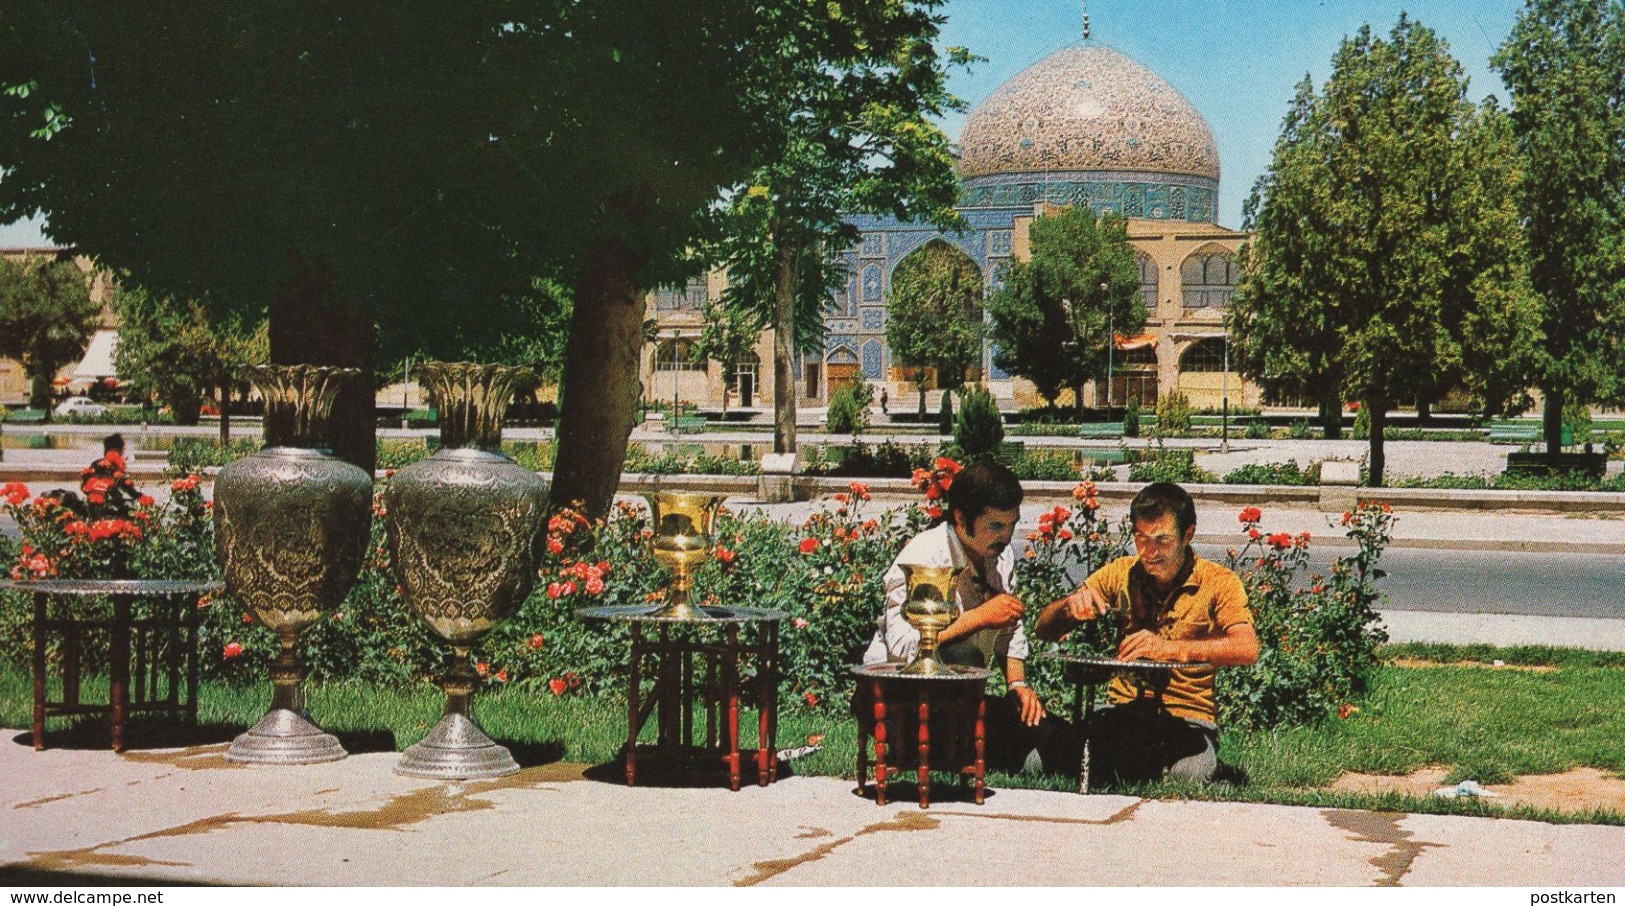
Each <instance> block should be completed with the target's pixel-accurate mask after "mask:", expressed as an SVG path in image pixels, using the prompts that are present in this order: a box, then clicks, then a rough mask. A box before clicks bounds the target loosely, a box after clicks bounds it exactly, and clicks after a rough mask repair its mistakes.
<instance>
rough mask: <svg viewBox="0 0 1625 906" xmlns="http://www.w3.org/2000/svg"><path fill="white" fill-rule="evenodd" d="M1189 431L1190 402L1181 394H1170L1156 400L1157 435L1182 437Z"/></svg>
mask: <svg viewBox="0 0 1625 906" xmlns="http://www.w3.org/2000/svg"><path fill="white" fill-rule="evenodd" d="M1190 430H1191V401H1190V398H1189V397H1187V396H1185V394H1183V393H1170V394H1169V395H1167V396H1165V397H1162V398H1160V399H1158V400H1157V435H1158V436H1159V437H1183V436H1184V435H1186V434H1189V433H1190Z"/></svg>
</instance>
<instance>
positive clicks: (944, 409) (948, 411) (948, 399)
mask: <svg viewBox="0 0 1625 906" xmlns="http://www.w3.org/2000/svg"><path fill="white" fill-rule="evenodd" d="M937 433H938V434H942V435H948V434H952V433H954V392H953V391H952V390H944V391H942V405H941V406H939V407H938V408H937Z"/></svg>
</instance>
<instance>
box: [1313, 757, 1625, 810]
mask: <svg viewBox="0 0 1625 906" xmlns="http://www.w3.org/2000/svg"><path fill="white" fill-rule="evenodd" d="M1446 776H1448V772H1447V771H1446V770H1445V769H1444V768H1439V767H1427V768H1421V769H1420V770H1417V771H1413V772H1411V773H1409V774H1404V775H1399V776H1394V775H1383V774H1356V773H1352V772H1351V773H1346V774H1344V775H1343V776H1341V777H1339V778H1337V780H1336V781H1334V782H1333V783H1332V785H1331V786H1330V787H1329V789H1332V790H1336V791H1339V792H1350V793H1389V792H1392V793H1401V794H1405V795H1411V796H1428V795H1431V794H1432V793H1433V791H1434V790H1436V789H1439V788H1440V787H1444V786H1451V785H1453V784H1447V783H1446V782H1445V777H1446ZM1484 788H1485V789H1487V790H1489V791H1490V792H1492V793H1495V794H1496V795H1495V796H1492V797H1488V798H1486V800H1485V801H1486V802H1489V803H1491V804H1494V805H1528V806H1533V807H1535V808H1549V809H1553V810H1555V811H1564V812H1583V811H1590V810H1592V809H1607V810H1608V811H1613V812H1620V813H1622V814H1625V779H1621V778H1618V777H1610V776H1609V775H1608V774H1606V773H1605V772H1603V771H1599V770H1597V769H1596V768H1575V769H1573V770H1571V771H1566V772H1564V773H1562V774H1528V775H1525V776H1522V777H1519V778H1517V779H1516V780H1514V781H1513V782H1512V783H1494V784H1486V785H1485V787H1484Z"/></svg>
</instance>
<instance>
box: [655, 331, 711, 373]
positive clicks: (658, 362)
mask: <svg viewBox="0 0 1625 906" xmlns="http://www.w3.org/2000/svg"><path fill="white" fill-rule="evenodd" d="M654 366H655V368H654V370H656V371H704V370H705V361H704V360H703V359H702V360H700V361H695V358H694V341H693V340H690V339H688V338H686V337H679V338H677V339H675V340H661V341H660V342H658V343H656V344H655V361H654Z"/></svg>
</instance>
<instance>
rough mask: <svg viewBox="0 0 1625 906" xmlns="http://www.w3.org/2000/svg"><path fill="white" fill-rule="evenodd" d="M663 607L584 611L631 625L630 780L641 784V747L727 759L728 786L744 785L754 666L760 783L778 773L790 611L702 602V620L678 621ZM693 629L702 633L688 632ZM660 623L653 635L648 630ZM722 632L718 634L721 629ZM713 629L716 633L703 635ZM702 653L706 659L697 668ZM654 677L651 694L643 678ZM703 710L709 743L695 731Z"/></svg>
mask: <svg viewBox="0 0 1625 906" xmlns="http://www.w3.org/2000/svg"><path fill="white" fill-rule="evenodd" d="M656 609H657V608H653V607H648V606H631V607H588V608H583V609H581V610H578V611H577V613H578V614H580V615H581V616H582V617H583V618H585V619H589V620H612V621H617V622H624V623H626V624H628V625H629V626H630V627H631V632H632V644H631V651H630V663H629V669H628V671H627V673H628V677H627V694H626V702H627V708H626V711H627V713H626V744H625V746H624V747H623V749H622V755H623V757H624V759H625V763H626V785H627V786H633V785H634V784H636V782H637V769H638V762H639V754H640V749H641V750H644V751H645V752H646V753H647V754H651V755H653V756H655V757H656V758H660V759H662V760H668V761H676V762H680V761H682V760H684V759H689V758H700V759H710V758H720V759H721V760H722V763H723V765H724V767H726V768H727V771H728V788H729V789H731V790H734V791H735V792H737V791H738V790H739V787H740V773H741V772H740V768H741V762H742V758H741V754H740V749H739V727H740V720H741V717H742V712H743V704H742V695H741V690H742V686H743V685H744V683H743V682H742V680H741V677H742V676H743V675H744V673H745V670H746V668H748V667H754V670H755V679H754V683H755V692H756V740H757V741H756V782H757V785H759V786H767V785H768V784H769V783H772V782H773V781H774V780H776V779H778V753H777V749H776V744H777V737H778V721H779V708H778V690H779V624H780V623H781V622H783V621H784V620H786V619H788V618H789V616H790V615H789V614H787V613H785V612H783V611H779V610H767V609H764V608H759V607H719V606H705V607H701V608H699V610H700V612H701V613H702V614H703V616H702V617H701V618H699V619H684V620H676V619H671V618H668V617H658V616H655V615H654V611H655V610H656ZM681 627H690V628H695V629H699V630H702V631H701V632H696V633H689V634H686V635H685V634H681V633H674V630H675V629H679V628H681ZM648 629H653V637H652V638H651V637H650V636H648V635H646V634H645V632H646V630H648ZM717 629H720V630H721V637H720V638H716V633H715V632H714V630H717ZM705 630H711V631H712V632H710V633H709V634H710V635H711V638H709V639H707V638H703V637H702V636H704V635H706V634H707V633H706V632H705ZM696 658H698V660H699V664H698V665H697V666H698V671H697V670H696V663H695V661H696ZM645 677H649V678H651V680H652V683H653V685H652V687H651V688H650V689H649V691H648V693H647V694H645V693H644V690H643V684H644V678H645ZM696 706H698V707H699V709H700V711H701V717H702V720H703V722H704V727H703V729H704V732H705V735H704V737H703V741H700V739H699V738H698V737H696V736H695V720H694V711H695V708H696ZM651 719H653V720H654V724H655V743H654V745H653V746H647V745H641V746H640V745H639V743H638V736H639V735H640V734H641V733H642V732H643V728H644V727H645V726H647V725H648V723H649V721H650V720H651Z"/></svg>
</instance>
